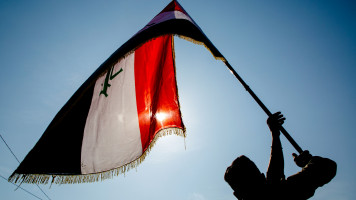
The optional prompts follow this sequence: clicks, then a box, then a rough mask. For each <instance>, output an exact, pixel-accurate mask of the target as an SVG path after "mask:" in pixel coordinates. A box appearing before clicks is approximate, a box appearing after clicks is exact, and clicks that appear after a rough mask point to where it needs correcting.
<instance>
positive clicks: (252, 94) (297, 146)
mask: <svg viewBox="0 0 356 200" xmlns="http://www.w3.org/2000/svg"><path fill="white" fill-rule="evenodd" d="M224 63H225V65H226V66H227V68H229V70H230V71H231V73H232V74H233V75H234V76H235V77H236V78H237V80H239V81H240V83H241V84H242V85H243V86H244V88H245V89H246V90H247V92H248V93H250V95H251V96H252V98H253V99H254V100H255V101H256V102H257V103H258V105H260V107H261V108H262V110H263V111H265V113H266V114H267V115H268V116H271V115H272V113H271V112H270V111H269V110H268V108H267V107H266V106H265V105H264V104H263V103H262V101H261V100H260V99H259V98H258V97H257V95H256V94H255V93H254V92H253V91H252V90H251V88H250V87H249V86H248V85H247V84H246V83H245V81H244V80H243V79H242V78H241V77H240V76H239V74H237V72H236V71H235V70H234V68H233V67H232V66H231V65H230V63H229V62H228V61H227V60H225V61H224ZM280 130H281V132H282V133H283V135H284V136H285V137H286V138H287V140H288V141H289V142H290V143H291V144H292V146H293V147H294V148H295V149H296V150H297V151H298V153H300V154H301V153H302V152H303V149H302V148H301V147H300V146H299V145H298V144H297V143H296V142H295V140H294V139H293V138H292V137H291V136H290V135H289V133H288V132H287V130H286V129H284V128H283V126H281V128H280Z"/></svg>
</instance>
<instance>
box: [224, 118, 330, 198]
mask: <svg viewBox="0 0 356 200" xmlns="http://www.w3.org/2000/svg"><path fill="white" fill-rule="evenodd" d="M284 120H285V118H284V117H283V115H282V114H281V113H280V112H277V113H275V114H273V115H272V116H271V117H269V118H268V120H267V124H268V126H269V129H270V130H271V134H272V148H271V158H270V163H269V166H268V169H267V176H266V177H265V175H264V174H263V173H261V172H260V171H259V170H258V168H257V167H256V165H255V163H254V162H252V161H251V160H250V159H249V158H247V157H246V156H240V157H238V158H236V159H235V160H234V161H233V162H232V164H231V166H229V167H228V168H227V170H226V173H225V176H224V178H225V181H226V182H227V183H229V185H230V186H231V188H232V189H233V190H234V195H235V196H236V197H237V199H239V200H257V199H258V200H259V199H261V200H262V199H263V200H266V199H267V200H269V199H271V200H272V199H273V200H274V199H285V200H302V199H308V198H310V197H312V196H313V195H314V192H315V190H316V189H317V188H318V187H321V186H323V185H324V184H326V183H328V182H329V181H331V179H332V178H334V176H335V175H336V163H335V162H334V161H332V160H330V159H327V158H322V157H318V156H312V155H310V154H309V152H308V151H304V152H303V153H301V154H300V155H299V156H297V155H296V154H293V157H294V161H295V163H296V164H297V165H298V166H299V167H302V168H303V169H302V170H301V171H300V172H298V173H297V174H294V175H292V176H290V177H288V178H287V179H285V177H284V160H283V152H282V145H281V141H280V138H279V136H280V131H279V128H280V126H281V125H282V124H283V123H284Z"/></svg>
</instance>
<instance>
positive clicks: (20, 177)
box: [8, 128, 186, 184]
mask: <svg viewBox="0 0 356 200" xmlns="http://www.w3.org/2000/svg"><path fill="white" fill-rule="evenodd" d="M167 135H178V136H181V137H184V138H185V137H186V134H185V129H180V128H166V129H162V130H160V131H159V132H158V133H157V134H156V136H155V137H154V138H153V139H152V141H151V143H150V145H149V146H148V148H147V149H146V151H145V152H143V154H142V155H141V156H140V157H139V158H137V159H136V160H134V161H132V162H130V163H127V164H125V165H123V166H121V167H118V168H116V169H112V170H109V171H105V172H100V173H95V174H83V175H81V174H79V175H51V174H17V173H14V174H12V175H11V176H10V177H9V179H8V181H9V182H12V183H17V182H21V183H31V184H48V183H49V181H50V179H51V178H52V180H51V184H53V183H55V184H77V183H92V182H99V181H103V180H106V179H112V178H113V177H114V176H118V175H120V174H125V173H126V172H128V171H129V170H131V169H133V168H135V169H136V168H137V167H138V166H139V165H140V164H141V163H142V162H143V161H144V160H145V158H146V156H147V155H148V154H149V153H150V151H151V149H152V148H153V147H154V145H155V144H156V142H157V140H158V138H160V137H163V136H167Z"/></svg>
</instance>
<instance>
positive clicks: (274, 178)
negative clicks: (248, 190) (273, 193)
mask: <svg viewBox="0 0 356 200" xmlns="http://www.w3.org/2000/svg"><path fill="white" fill-rule="evenodd" d="M284 120H285V118H284V117H283V115H282V114H281V112H277V113H274V114H273V115H272V116H270V117H269V118H268V119H267V125H268V127H269V129H270V131H271V135H272V146H271V158H270V161H269V166H268V169H267V183H269V184H275V183H279V182H280V181H281V179H282V178H284V159H283V151H282V144H281V140H280V137H279V136H280V131H279V130H280V127H281V125H282V124H283V123H284Z"/></svg>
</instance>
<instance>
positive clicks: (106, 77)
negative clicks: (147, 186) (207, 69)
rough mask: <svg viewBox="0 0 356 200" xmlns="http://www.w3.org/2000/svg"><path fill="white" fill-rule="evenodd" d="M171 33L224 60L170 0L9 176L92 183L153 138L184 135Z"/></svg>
mask: <svg viewBox="0 0 356 200" xmlns="http://www.w3.org/2000/svg"><path fill="white" fill-rule="evenodd" d="M173 35H177V36H180V37H182V38H185V39H188V40H189V41H193V42H195V43H199V44H203V45H205V46H206V47H207V48H208V49H209V50H210V51H211V53H212V54H213V55H214V57H215V58H217V59H221V60H225V59H224V58H223V56H222V55H221V54H220V52H219V51H218V50H217V49H216V48H215V47H214V46H213V45H212V43H211V42H210V41H209V39H208V38H207V37H206V36H205V34H204V33H203V32H202V31H201V29H200V28H199V26H198V25H197V24H196V23H195V22H194V20H193V19H192V18H191V17H190V16H189V15H188V14H187V12H186V11H185V10H184V9H183V8H182V7H181V5H180V4H179V3H178V2H177V1H172V2H171V3H170V4H168V5H167V6H166V8H164V9H163V10H162V11H161V12H160V13H159V14H158V15H157V16H156V17H154V18H153V19H152V20H151V21H150V22H149V23H148V24H147V25H146V26H145V27H144V28H143V29H141V30H140V31H139V32H138V33H136V34H135V35H134V36H133V37H132V38H131V39H129V40H128V41H127V42H126V43H125V44H123V45H122V46H121V47H120V48H119V49H118V50H116V51H115V52H114V53H113V54H112V55H111V56H110V57H109V58H108V59H107V60H106V61H105V62H104V63H103V64H102V65H101V66H100V67H99V68H98V69H97V70H96V71H95V72H94V73H93V74H92V75H91V76H90V77H89V78H88V79H87V80H86V81H85V82H84V83H83V84H82V86H81V87H80V88H79V89H78V90H77V91H76V92H75V93H74V95H73V96H72V97H71V98H70V99H69V100H68V102H67V103H66V104H65V105H64V106H63V108H62V109H61V110H60V111H59V112H58V113H57V115H56V116H55V117H54V119H53V120H52V122H51V123H50V124H49V126H48V127H47V129H46V130H45V132H44V134H43V135H42V137H41V138H40V139H39V141H38V142H37V143H36V145H35V146H34V147H33V149H32V150H31V151H30V152H29V153H28V155H27V156H26V157H25V159H24V160H23V161H22V162H21V164H20V165H19V167H18V168H17V169H16V170H15V171H14V173H13V174H12V175H11V176H10V177H9V181H11V182H25V183H48V182H49V181H50V179H51V178H52V180H51V182H52V183H59V184H62V183H81V182H94V181H99V180H103V179H106V178H111V177H112V176H114V175H117V174H119V173H122V172H125V171H127V170H129V169H130V168H132V167H136V166H137V165H138V164H139V163H140V162H142V161H143V159H144V158H145V156H146V155H147V153H148V152H149V149H150V148H151V147H152V146H153V145H154V143H155V140H156V139H157V138H158V137H160V136H163V135H167V134H177V135H181V136H184V137H185V127H184V124H183V122H182V117H181V113H180V107H179V101H178V91H177V84H176V77H175V62H174V45H173Z"/></svg>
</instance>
